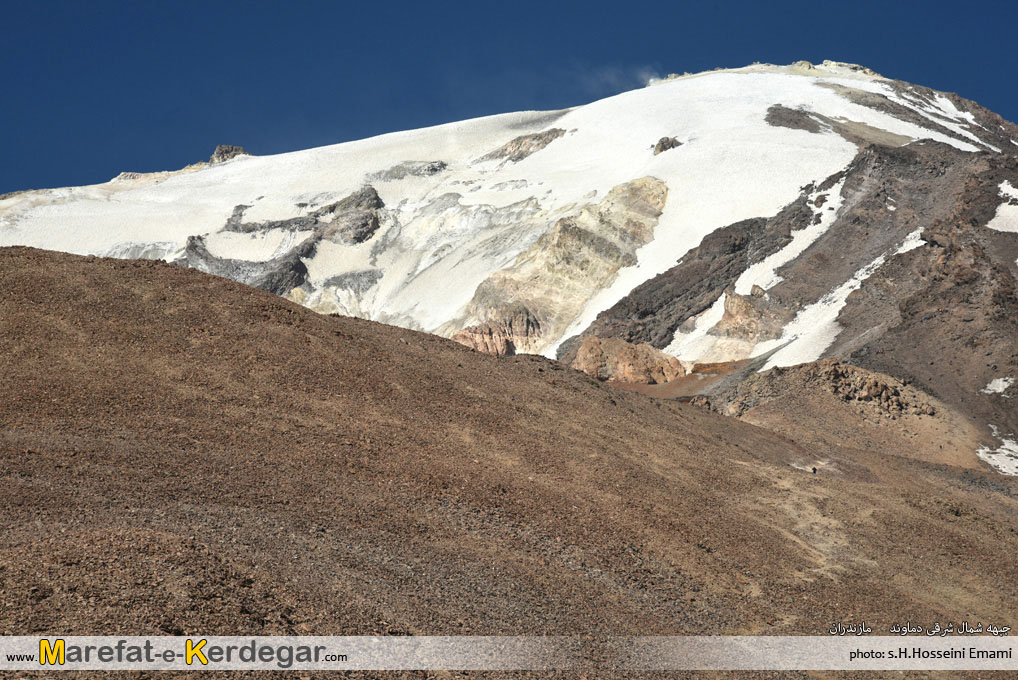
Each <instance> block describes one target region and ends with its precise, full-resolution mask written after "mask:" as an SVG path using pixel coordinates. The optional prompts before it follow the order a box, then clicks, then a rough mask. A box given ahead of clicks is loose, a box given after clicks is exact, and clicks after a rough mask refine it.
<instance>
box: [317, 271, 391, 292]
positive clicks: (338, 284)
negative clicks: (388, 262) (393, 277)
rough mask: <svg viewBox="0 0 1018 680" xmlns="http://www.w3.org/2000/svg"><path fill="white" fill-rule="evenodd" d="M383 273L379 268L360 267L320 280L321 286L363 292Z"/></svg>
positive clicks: (380, 278) (378, 279) (376, 281)
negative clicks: (358, 269) (354, 270)
mask: <svg viewBox="0 0 1018 680" xmlns="http://www.w3.org/2000/svg"><path fill="white" fill-rule="evenodd" d="M382 276H384V274H383V273H382V271H381V270H379V269H362V270H360V271H356V272H347V273H346V274H339V275H337V276H331V277H329V278H327V279H326V280H325V281H323V282H322V286H321V287H322V288H330V287H331V288H342V289H344V290H349V291H353V292H354V293H357V294H363V293H365V292H367V291H368V290H370V289H371V287H372V286H374V285H375V284H376V283H378V282H379V281H381V280H382Z"/></svg>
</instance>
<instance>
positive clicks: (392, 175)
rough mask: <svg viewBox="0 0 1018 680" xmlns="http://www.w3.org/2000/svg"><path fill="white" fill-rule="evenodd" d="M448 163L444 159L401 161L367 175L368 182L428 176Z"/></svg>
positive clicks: (443, 168) (436, 172)
mask: <svg viewBox="0 0 1018 680" xmlns="http://www.w3.org/2000/svg"><path fill="white" fill-rule="evenodd" d="M447 167H448V165H447V164H446V162H445V161H403V162H402V163H397V164H396V165H394V166H392V167H391V168H388V169H386V170H381V171H379V172H373V173H371V174H370V175H368V181H369V182H393V181H398V180H401V179H405V178H406V177H429V176H431V175H437V174H438V173H440V172H443V171H444V170H445V169H446V168H447Z"/></svg>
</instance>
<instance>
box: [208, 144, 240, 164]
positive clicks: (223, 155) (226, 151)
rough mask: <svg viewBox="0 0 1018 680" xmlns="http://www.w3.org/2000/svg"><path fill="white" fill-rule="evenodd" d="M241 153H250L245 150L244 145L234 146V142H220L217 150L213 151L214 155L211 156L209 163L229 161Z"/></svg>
mask: <svg viewBox="0 0 1018 680" xmlns="http://www.w3.org/2000/svg"><path fill="white" fill-rule="evenodd" d="M241 155H250V154H248V152H247V151H245V150H244V147H242V146H234V145H233V144H220V145H219V146H217V147H216V150H215V151H213V152H212V157H211V158H209V163H213V164H214V163H222V162H223V161H228V160H230V159H231V158H234V157H236V156H241Z"/></svg>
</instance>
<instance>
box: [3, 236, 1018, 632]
mask: <svg viewBox="0 0 1018 680" xmlns="http://www.w3.org/2000/svg"><path fill="white" fill-rule="evenodd" d="M0 381H2V390H0V531H2V536H3V540H4V546H3V549H2V550H0V633H3V634H39V633H65V634H74V633H78V634H85V633H104V634H128V633H133V634H192V633H203V634H289V633H296V634H385V633H411V634H431V635H434V634H464V633H471V634H572V633H591V634H696V633H725V634H732V633H755V634H794V633H805V634H822V633H824V632H826V630H827V628H828V627H829V625H830V624H831V623H832V622H834V621H849V620H860V619H865V620H866V621H867V623H868V624H870V625H871V626H873V627H874V628H875V629H877V630H880V629H881V628H883V629H885V630H886V628H887V627H888V626H889V625H890V624H891V623H894V622H898V621H904V620H905V619H906V618H911V620H913V621H916V620H925V621H934V620H962V619H966V618H967V619H969V620H995V621H999V622H1005V623H1008V624H1011V623H1013V621H1012V620H1011V617H1012V616H1013V613H1014V612H1015V611H1016V610H1018V585H1016V582H1015V579H1014V578H1013V575H1014V573H1015V572H1016V568H1018V522H1016V519H1018V500H1016V492H1018V483H1016V482H1015V481H1014V480H1011V479H1007V478H1004V477H1002V476H1000V475H996V474H993V473H989V472H983V471H981V470H978V469H964V468H959V467H954V466H949V465H939V464H934V463H931V462H929V461H921V460H915V459H911V458H908V457H906V456H897V455H893V454H892V453H878V452H873V451H865V450H860V449H858V448H839V447H838V446H836V445H834V444H832V443H829V442H820V443H819V444H817V443H814V447H813V448H807V447H805V446H801V445H799V444H797V443H795V442H793V441H791V440H789V439H787V438H785V437H783V436H780V435H777V434H774V433H772V432H770V431H768V430H765V429H762V428H759V427H756V426H753V425H750V424H748V423H744V422H741V421H739V420H736V419H734V418H726V417H723V416H721V415H718V414H715V413H710V412H708V411H706V410H703V409H699V408H696V407H694V406H690V405H684V404H677V403H674V402H669V401H662V400H654V399H651V398H648V397H645V396H643V395H639V394H631V393H626V392H621V391H618V390H615V389H613V388H611V387H610V386H607V385H603V384H599V383H597V382H596V381H594V380H592V379H590V378H588V377H586V376H585V375H583V374H581V373H579V372H577V371H573V370H571V369H567V368H565V367H563V366H562V365H561V364H558V363H556V362H551V361H548V360H545V359H542V358H539V357H533V356H519V357H504V358H496V357H492V356H487V355H483V354H480V353H477V352H473V351H471V350H469V349H466V348H464V347H461V346H459V345H457V344H455V343H452V342H450V341H447V340H443V339H441V338H438V337H434V336H428V335H424V334H420V333H415V332H412V331H407V330H402V329H398V328H394V327H389V326H384V325H381V324H378V323H373V322H368V321H361V320H356V319H350V318H339V317H327V316H321V315H318V314H315V313H313V312H310V311H308V310H306V309H304V308H301V307H299V306H297V305H295V304H291V303H289V302H287V301H285V300H282V299H280V298H278V297H275V296H273V295H271V294H269V293H266V292H263V291H260V290H256V289H253V288H247V287H245V286H242V285H240V284H237V283H234V282H231V281H228V280H225V279H221V278H218V277H214V276H209V275H206V274H202V273H200V272H197V271H194V270H190V269H185V268H181V267H176V266H172V265H168V264H164V263H160V262H151V261H123V260H106V259H95V258H82V257H77V256H72V255H65V254H57V253H50V252H44V251H38V250H32V249H27V248H8V249H2V250H0ZM816 446H822V447H823V450H822V451H818V450H816V449H815V447H816ZM818 458H822V459H823V460H824V461H826V462H825V465H824V466H823V469H822V470H821V471H820V472H819V473H817V474H814V473H812V471H811V469H810V467H811V463H812V461H815V460H817V459H818Z"/></svg>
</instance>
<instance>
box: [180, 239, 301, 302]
mask: <svg viewBox="0 0 1018 680" xmlns="http://www.w3.org/2000/svg"><path fill="white" fill-rule="evenodd" d="M315 244H316V241H315V240H314V239H307V240H306V241H304V242H303V243H301V244H300V245H299V246H297V247H296V248H294V249H292V250H290V251H289V252H287V253H285V254H283V255H281V256H279V257H277V258H273V259H271V260H267V261H265V262H249V261H247V260H232V259H228V258H221V257H216V256H214V255H212V254H211V253H210V252H209V251H208V248H207V247H206V246H205V239H204V238H202V237H201V236H190V237H188V239H187V246H186V248H185V249H184V257H183V258H182V259H181V260H178V261H177V264H183V265H186V266H188V267H193V268H194V269H197V270H199V271H203V272H205V273H207V274H215V275H216V276H222V277H225V278H227V279H233V280H234V281H239V282H240V283H243V284H246V285H249V286H254V287H255V288H261V289H262V290H267V291H269V292H270V293H275V294H276V295H286V294H287V293H289V292H290V291H291V290H293V289H294V288H297V287H299V286H301V285H303V283H304V282H305V281H306V280H307V275H308V269H307V266H306V265H305V264H304V262H303V260H302V259H301V258H304V257H310V256H311V255H312V254H313V253H314V248H315Z"/></svg>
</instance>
